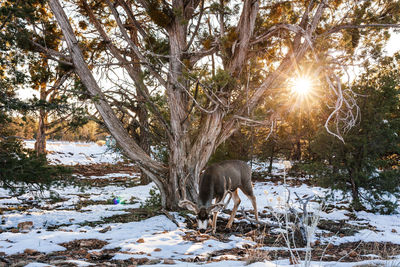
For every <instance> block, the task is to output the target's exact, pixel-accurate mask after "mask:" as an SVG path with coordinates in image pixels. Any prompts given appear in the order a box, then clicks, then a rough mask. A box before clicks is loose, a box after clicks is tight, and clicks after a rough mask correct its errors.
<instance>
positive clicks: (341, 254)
mask: <svg viewBox="0 0 400 267" xmlns="http://www.w3.org/2000/svg"><path fill="white" fill-rule="evenodd" d="M338 254H339V256H342V257H344V256H346V255H347V250H342V251H340V252H339V253H338Z"/></svg>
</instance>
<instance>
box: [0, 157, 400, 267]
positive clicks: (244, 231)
mask: <svg viewBox="0 0 400 267" xmlns="http://www.w3.org/2000/svg"><path fill="white" fill-rule="evenodd" d="M74 173H75V174H80V175H82V176H85V177H89V176H102V175H105V174H111V173H124V174H126V176H123V177H112V178H107V179H102V178H99V179H97V178H94V179H82V180H84V181H85V182H87V183H89V184H91V185H93V186H107V185H110V184H121V185H122V184H123V185H124V186H127V185H128V186H134V185H137V183H138V178H134V177H137V176H136V175H135V173H137V169H135V168H134V167H132V166H128V165H126V164H123V163H121V164H117V165H110V164H95V165H78V166H75V167H74ZM253 179H254V180H257V181H261V182H266V181H271V182H275V183H282V180H283V176H282V175H269V174H267V173H261V172H256V173H254V174H253ZM287 183H288V184H289V185H291V186H298V185H301V184H303V183H310V181H308V180H307V179H304V178H301V177H300V178H293V179H288V180H287ZM82 197H84V196H83V195H82ZM95 204H108V203H107V202H105V201H101V202H93V201H84V200H83V201H81V202H80V203H78V205H80V206H82V207H84V206H87V205H95ZM19 208H24V209H25V208H28V206H27V207H25V206H24V207H18V209H19ZM8 209H12V208H2V209H0V213H1V212H6V211H8ZM126 211H127V212H128V213H127V214H122V215H115V216H112V217H109V218H105V219H102V221H97V222H90V223H85V225H89V226H97V225H100V224H104V223H128V222H132V221H140V220H143V219H147V218H149V217H152V216H155V215H158V214H160V212H159V211H156V210H151V209H128V210H126ZM224 212H225V213H226V214H228V215H230V211H224ZM247 212H248V213H249V214H251V211H247ZM260 217H261V218H269V219H270V220H274V218H273V216H272V215H271V213H270V212H269V211H268V210H261V214H260ZM185 218H186V224H187V228H188V229H189V230H188V231H187V232H186V235H185V236H183V238H184V240H186V241H191V242H195V243H203V242H204V241H206V240H209V239H215V240H218V241H221V242H229V241H230V239H229V238H230V237H231V236H232V235H235V236H238V237H242V238H244V239H247V240H250V241H253V242H254V245H245V246H244V247H243V248H233V249H229V250H218V251H214V252H212V253H211V254H209V255H207V256H206V257H199V256H196V255H193V257H190V258H188V259H186V261H187V262H199V263H209V262H216V261H222V260H227V259H231V257H233V258H235V259H238V260H244V261H246V262H247V263H252V262H257V261H263V260H271V261H273V260H277V259H284V258H286V259H287V258H290V255H289V252H288V251H287V250H286V249H285V247H286V243H285V240H284V238H283V236H282V234H279V233H277V232H276V231H273V230H274V229H273V228H270V227H267V226H260V225H257V224H252V223H248V222H246V221H244V220H241V219H244V218H243V216H242V214H241V211H240V210H239V211H238V213H237V216H236V219H237V220H236V221H235V223H234V224H233V225H232V228H231V229H227V228H226V227H225V226H226V224H227V222H228V220H227V219H225V218H221V217H219V218H218V221H217V231H216V233H215V234H212V233H210V232H207V233H206V234H201V233H199V232H198V231H196V227H197V225H196V221H195V220H194V219H193V218H191V217H190V216H187V215H186V216H185ZM59 227H60V225H58V226H57V227H56V228H59ZM318 227H319V229H321V230H325V231H329V233H325V234H324V235H326V236H329V235H339V236H351V235H354V234H355V233H356V232H358V231H360V230H362V229H372V230H374V229H373V227H372V226H371V225H351V224H348V223H346V221H338V222H335V221H328V220H321V221H320V223H319V225H318ZM12 230H13V229H4V230H3V231H12ZM14 230H18V229H14ZM47 230H51V229H47ZM109 230H110V229H109V228H107V227H106V228H104V229H102V230H100V232H107V231H109ZM295 239H296V241H295V242H296V244H297V246H298V247H303V246H302V245H301V243H302V242H301V240H299V239H300V238H299V237H298V236H296V235H295ZM299 244H300V245H299ZM59 245H61V246H63V247H65V248H66V250H65V251H59V252H52V253H47V254H45V253H40V252H38V251H36V250H34V249H27V250H25V251H24V253H20V254H15V255H10V256H8V255H5V254H4V253H3V254H1V253H0V267H2V266H25V265H27V264H28V263H30V262H41V263H46V264H51V265H54V266H77V265H76V264H74V263H71V262H69V261H70V260H84V261H86V262H88V263H92V264H95V266H135V265H145V264H156V263H164V264H173V263H174V260H172V259H156V260H154V259H149V256H148V255H146V254H145V253H143V255H142V256H143V257H142V256H140V257H139V258H135V259H129V260H119V261H116V260H112V258H113V257H114V255H115V254H116V253H124V252H121V251H119V250H120V248H115V249H103V248H104V246H105V245H107V242H106V241H103V240H98V239H80V240H73V241H71V242H67V243H62V244H59ZM266 246H267V247H270V248H273V249H271V250H268V251H267V250H263V249H262V247H266ZM295 253H296V255H298V256H299V257H300V258H304V254H305V252H304V251H296V252H295ZM139 254H141V253H139ZM399 254H400V245H395V244H392V243H383V242H382V243H378V242H376V243H375V242H369V243H363V242H361V243H360V242H353V243H346V244H342V245H339V246H334V245H332V244H329V245H326V244H320V243H319V242H318V241H317V242H316V243H314V244H313V247H312V259H313V260H315V261H320V260H321V259H322V261H339V260H341V261H351V262H356V261H362V260H368V259H374V258H373V256H372V255H376V256H377V257H379V258H380V259H390V258H391V256H393V255H399Z"/></svg>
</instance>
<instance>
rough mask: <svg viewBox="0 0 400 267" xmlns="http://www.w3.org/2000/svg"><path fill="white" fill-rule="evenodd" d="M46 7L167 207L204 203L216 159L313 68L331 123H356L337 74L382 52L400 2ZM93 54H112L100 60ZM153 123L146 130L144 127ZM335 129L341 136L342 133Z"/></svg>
mask: <svg viewBox="0 0 400 267" xmlns="http://www.w3.org/2000/svg"><path fill="white" fill-rule="evenodd" d="M48 3H49V8H50V9H51V11H52V13H53V14H54V18H55V20H56V21H57V24H58V25H59V27H60V30H61V31H62V34H63V38H64V39H65V41H66V43H65V45H64V46H62V48H64V47H67V48H68V50H63V51H62V52H63V53H62V54H61V55H60V54H57V55H56V54H54V53H53V57H55V58H56V59H58V60H61V59H63V60H66V61H68V62H70V63H71V64H73V67H74V72H75V73H77V75H78V76H79V77H80V81H81V83H82V84H83V86H84V88H85V90H86V91H85V92H86V93H87V94H88V97H89V98H90V99H91V100H92V101H93V103H94V105H95V106H96V108H97V110H98V112H99V114H100V115H101V117H102V119H103V120H104V123H105V125H106V126H107V128H108V129H109V130H110V132H111V133H112V135H113V136H114V137H115V139H116V140H117V142H118V144H119V146H120V147H121V149H122V150H123V151H124V153H125V154H126V155H128V157H129V158H131V159H132V160H133V161H135V163H136V164H137V165H138V166H139V168H140V169H141V170H142V171H143V172H144V173H145V174H147V175H148V176H149V177H150V179H151V180H152V181H154V182H155V183H156V185H157V187H158V188H159V190H160V192H161V196H162V205H163V206H164V207H166V208H169V209H176V208H177V203H178V201H179V199H180V198H181V196H182V195H183V194H182V193H183V190H187V194H186V195H187V196H188V198H190V199H194V198H195V197H196V195H197V193H196V187H197V183H198V179H199V175H200V171H201V170H202V169H203V168H204V166H205V165H206V163H207V161H208V159H209V158H210V156H211V155H212V154H213V152H214V151H215V149H216V148H217V147H218V146H219V145H220V144H222V143H223V142H224V141H225V140H226V139H227V138H229V137H230V136H231V135H232V134H233V133H234V132H235V131H237V130H238V129H239V127H240V125H241V124H242V123H243V122H246V121H248V119H249V117H250V119H254V118H251V115H252V114H253V111H254V110H255V109H256V108H257V107H259V106H260V105H263V104H264V103H266V100H267V99H269V100H271V99H275V97H276V96H277V95H279V94H281V90H280V88H281V89H282V85H283V84H284V82H285V81H286V80H287V79H288V78H289V77H290V76H291V75H294V74H296V73H298V72H299V68H298V66H299V65H301V63H302V62H303V61H304V60H312V61H314V62H315V63H316V65H318V68H317V69H315V70H314V72H315V73H318V75H319V76H320V77H323V78H324V79H326V82H327V83H328V84H329V87H328V89H327V90H328V91H329V92H330V93H331V94H332V95H333V97H332V98H331V99H330V102H329V103H327V104H328V105H330V106H333V107H334V109H332V116H330V117H329V120H328V121H336V122H339V121H342V119H349V120H350V122H352V121H353V120H354V117H351V116H346V117H344V118H343V117H341V115H342V114H343V113H341V112H339V111H340V110H343V109H346V108H347V107H348V106H347V105H346V103H347V101H348V98H347V97H352V96H351V95H350V96H344V95H343V94H342V90H341V88H340V84H339V83H338V78H337V77H338V75H339V73H338V68H339V69H340V67H342V66H345V65H346V64H349V63H350V62H351V61H352V59H353V58H354V55H355V52H356V48H357V47H359V46H367V45H369V44H371V43H375V44H383V43H384V42H385V41H386V40H387V39H388V38H389V32H388V29H389V28H392V27H398V25H397V24H396V23H397V22H398V20H399V15H398V14H400V13H399V12H398V11H399V3H398V1H363V2H361V3H359V2H357V1H356V2H351V3H349V2H347V1H329V0H322V1H313V0H311V1H300V0H299V1H290V2H287V1H284V2H282V1H272V2H262V1H257V0H245V1H243V2H241V1H237V2H236V1H222V0H220V1H201V0H172V1H155V0H138V1H130V0H115V1H114V0H106V1H95V0H91V1H89V0H79V1H67V0H65V1H59V0H49V1H48ZM93 44H96V46H93ZM94 49H98V50H99V51H101V52H102V53H100V54H99V56H98V57H97V58H94V60H92V58H90V57H88V55H89V54H90V51H93V50H94ZM51 52H52V51H47V54H51ZM96 72H102V73H103V77H104V78H105V80H107V82H104V80H102V81H100V82H99V79H97V78H98V77H97V76H95V75H94V73H96ZM156 95H157V97H156ZM116 96H117V97H116ZM158 96H160V98H158ZM337 99H339V101H336V100H337ZM161 103H165V105H164V104H162V105H160V104H161ZM132 106H134V107H135V108H136V110H134V109H132V108H131V107H132ZM132 111H133V112H132ZM277 112H279V111H278V110H275V109H274V110H272V111H271V112H270V113H268V115H267V116H266V117H265V118H263V121H265V120H269V115H275V116H276V115H278V114H277ZM141 114H142V115H141ZM144 114H147V115H148V116H149V117H148V119H147V120H145V121H143V120H140V119H137V118H138V117H140V116H142V117H146V116H147V115H144ZM126 121H129V123H128V124H127V123H126ZM147 123H148V124H147ZM130 124H134V125H138V127H140V128H138V127H136V128H137V129H138V132H141V133H144V132H146V133H147V134H148V135H149V138H151V139H152V140H157V138H158V140H159V141H158V142H160V143H164V144H166V147H167V153H166V154H167V156H168V157H167V162H166V163H164V162H161V161H158V160H156V159H154V158H152V157H151V156H150V155H149V153H148V151H146V150H145V149H143V148H142V147H141V145H140V142H138V141H137V140H135V138H134V137H133V136H132V132H130V130H129V127H128V126H129V125H130ZM155 126H156V127H157V128H158V127H162V130H163V131H162V134H161V135H157V136H156V135H155V134H154V131H153V129H155ZM327 129H328V130H329V131H330V132H331V133H332V134H335V135H336V137H337V138H341V133H342V131H341V129H339V128H335V130H334V129H332V128H329V127H327ZM160 139H162V140H160ZM186 177H189V178H188V179H185V178H186ZM183 181H187V183H186V184H185V185H184V184H182V183H183ZM184 186H186V187H184Z"/></svg>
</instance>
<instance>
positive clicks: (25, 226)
mask: <svg viewBox="0 0 400 267" xmlns="http://www.w3.org/2000/svg"><path fill="white" fill-rule="evenodd" d="M32 228H33V222H32V221H28V222H20V223H19V224H18V229H19V230H20V231H30V230H31V229H32Z"/></svg>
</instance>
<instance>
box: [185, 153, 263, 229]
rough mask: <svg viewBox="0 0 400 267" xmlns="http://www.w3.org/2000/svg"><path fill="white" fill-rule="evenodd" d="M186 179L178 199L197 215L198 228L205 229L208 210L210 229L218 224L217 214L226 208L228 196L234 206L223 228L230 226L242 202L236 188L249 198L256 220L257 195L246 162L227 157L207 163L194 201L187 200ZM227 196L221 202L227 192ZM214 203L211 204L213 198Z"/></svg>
mask: <svg viewBox="0 0 400 267" xmlns="http://www.w3.org/2000/svg"><path fill="white" fill-rule="evenodd" d="M184 185H185V181H184V182H183V183H182V187H181V189H182V194H183V200H181V201H180V202H179V206H180V207H182V208H183V207H185V208H187V209H189V210H192V211H194V212H195V213H196V214H197V228H198V229H199V230H200V231H201V232H204V231H205V230H206V229H207V225H208V221H209V219H210V214H211V212H212V213H213V220H212V229H213V233H215V230H216V226H217V214H218V212H219V211H220V210H222V209H223V208H225V207H226V206H227V205H228V203H229V201H230V200H231V198H233V202H234V206H233V209H232V213H231V217H230V218H229V221H228V223H227V225H226V228H231V226H232V222H233V219H234V218H235V215H236V211H237V209H238V207H239V204H240V202H241V200H240V198H239V194H238V188H240V190H241V191H242V192H243V193H244V194H245V195H246V196H247V197H248V198H249V199H250V200H251V203H252V205H253V208H254V215H255V217H256V220H257V221H258V213H257V203H256V197H255V196H254V193H253V185H252V184H251V169H250V167H249V166H248V165H247V163H246V162H244V161H240V160H227V161H222V162H220V163H216V164H213V165H211V166H209V167H208V168H207V169H206V170H205V171H204V173H203V174H202V175H201V176H200V182H199V195H198V199H197V204H195V203H193V202H191V201H189V200H187V199H186V190H185V188H184ZM228 194H229V195H230V196H229V199H228V200H227V201H226V202H224V200H225V197H226V196H227V195H228ZM213 199H215V203H214V204H212V200H213Z"/></svg>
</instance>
